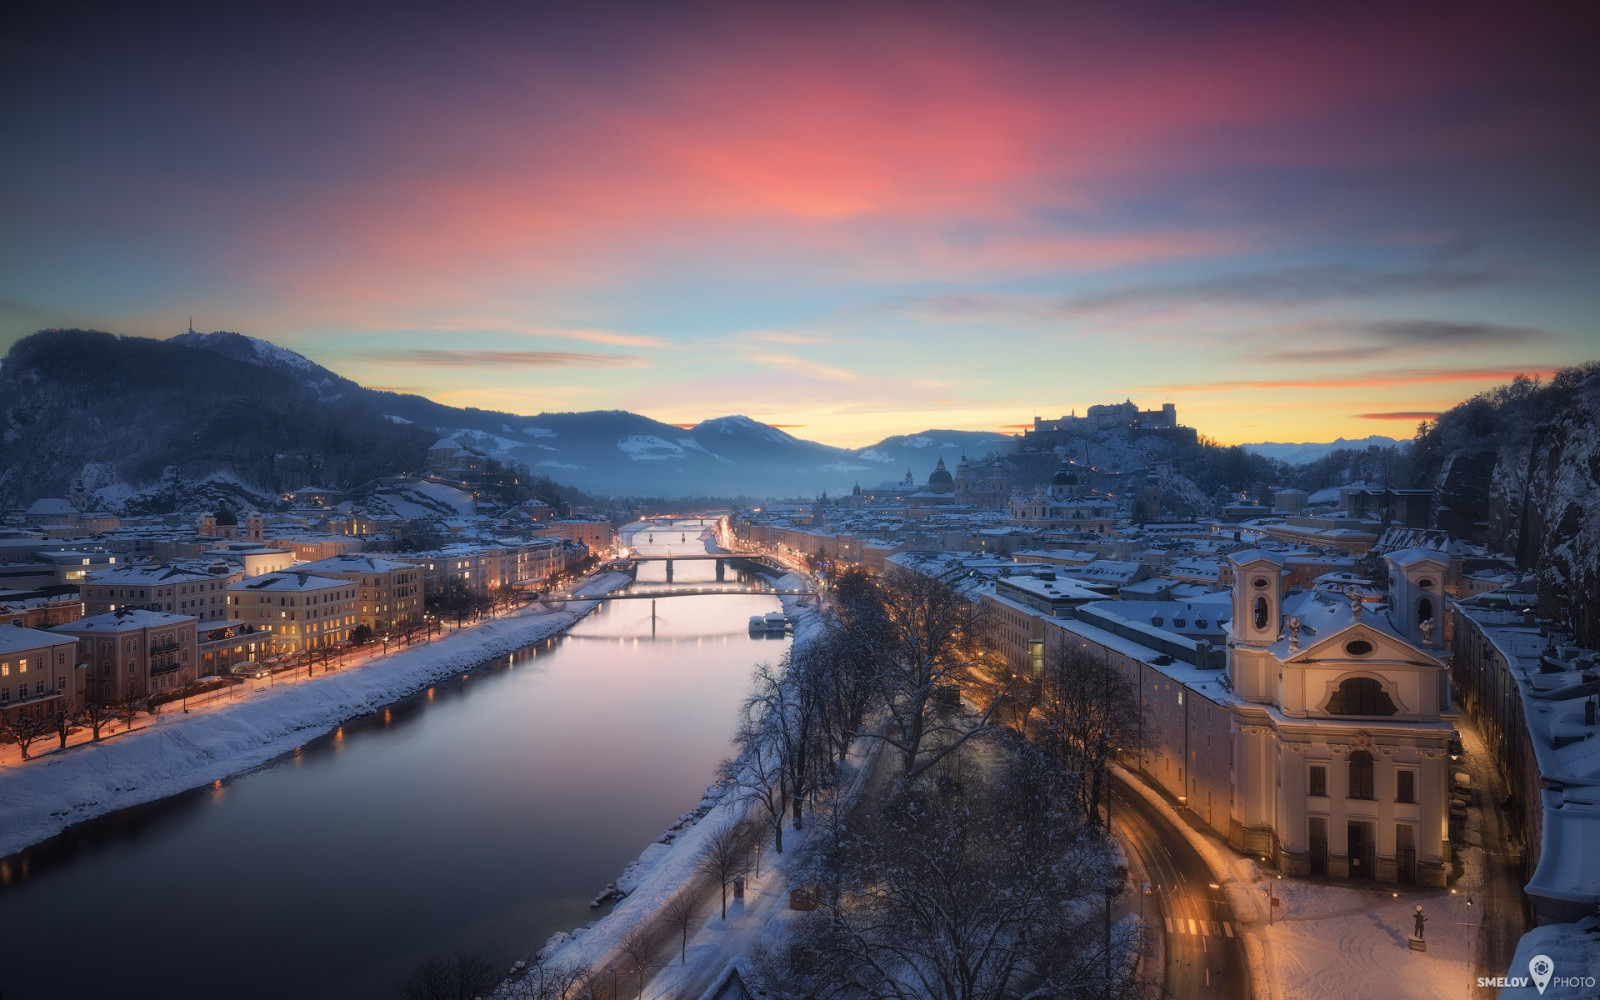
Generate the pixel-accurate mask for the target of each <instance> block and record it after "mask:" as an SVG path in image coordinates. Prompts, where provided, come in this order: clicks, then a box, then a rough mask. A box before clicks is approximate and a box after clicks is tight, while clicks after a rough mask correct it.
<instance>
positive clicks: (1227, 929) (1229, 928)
mask: <svg viewBox="0 0 1600 1000" xmlns="http://www.w3.org/2000/svg"><path fill="white" fill-rule="evenodd" d="M1222 933H1224V934H1226V935H1228V936H1229V937H1233V925H1232V924H1230V923H1228V922H1227V921H1226V920H1224V921H1223V922H1222Z"/></svg>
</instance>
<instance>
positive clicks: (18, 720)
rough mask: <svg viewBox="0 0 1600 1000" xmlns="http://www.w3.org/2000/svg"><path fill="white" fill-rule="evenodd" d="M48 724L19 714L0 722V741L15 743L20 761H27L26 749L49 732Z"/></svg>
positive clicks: (42, 720) (36, 718) (37, 717)
mask: <svg viewBox="0 0 1600 1000" xmlns="http://www.w3.org/2000/svg"><path fill="white" fill-rule="evenodd" d="M50 729H51V726H50V723H49V722H48V721H47V720H45V719H43V718H40V717H39V716H35V715H23V714H21V713H20V712H19V713H18V714H17V715H15V716H13V717H12V718H9V719H5V720H4V721H0V740H4V741H5V742H7V743H15V744H16V745H17V749H18V750H21V751H22V759H23V760H27V759H28V748H29V747H32V746H33V744H34V743H36V742H38V740H39V739H41V738H42V737H43V736H44V735H45V734H46V733H48V732H50Z"/></svg>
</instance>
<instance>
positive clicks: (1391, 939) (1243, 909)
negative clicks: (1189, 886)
mask: <svg viewBox="0 0 1600 1000" xmlns="http://www.w3.org/2000/svg"><path fill="white" fill-rule="evenodd" d="M1123 778H1124V780H1125V781H1126V783H1127V784H1128V785H1129V786H1130V787H1132V788H1133V789H1134V790H1136V791H1137V792H1138V793H1139V794H1140V795H1141V796H1142V797H1143V798H1145V799H1146V800H1147V801H1150V802H1152V803H1154V804H1155V805H1156V807H1157V808H1158V809H1160V810H1161V811H1162V813H1163V814H1164V815H1165V816H1166V818H1167V821H1168V822H1169V823H1170V824H1171V825H1172V826H1173V827H1174V828H1175V829H1177V830H1178V831H1179V832H1181V833H1182V834H1183V835H1184V837H1185V838H1186V839H1188V840H1189V842H1190V843H1191V844H1193V845H1194V847H1195V849H1196V850H1198V851H1199V852H1200V856H1201V857H1202V858H1204V859H1205V862H1206V864H1207V865H1208V866H1209V867H1210V868H1211V871H1212V874H1213V875H1214V876H1216V877H1217V879H1218V881H1219V882H1220V883H1221V885H1222V888H1223V891H1224V893H1225V895H1226V896H1227V897H1228V903H1229V905H1231V906H1232V907H1233V910H1234V914H1235V916H1236V917H1237V918H1238V922H1239V928H1240V931H1241V935H1240V936H1241V937H1242V938H1243V939H1244V942H1245V952H1246V956H1247V958H1248V960H1249V963H1250V973H1251V979H1252V982H1253V984H1254V985H1253V990H1252V993H1253V995H1254V996H1255V997H1256V998H1257V1000H1267V998H1273V1000H1277V998H1300V997H1305V998H1310V1000H1317V998H1327V1000H1333V998H1338V1000H1366V998H1372V1000H1382V998H1389V997H1407V998H1408V1000H1435V998H1437V1000H1459V998H1461V997H1463V996H1469V995H1471V994H1470V993H1469V987H1471V986H1472V985H1473V984H1475V983H1476V982H1477V976H1478V972H1477V968H1476V962H1475V950H1476V947H1477V940H1478V920H1479V919H1480V918H1481V917H1482V916H1483V907H1482V906H1476V905H1473V904H1474V903H1475V902H1476V901H1475V900H1474V899H1473V893H1474V892H1476V891H1477V887H1478V886H1479V885H1481V884H1482V881H1483V865H1484V860H1483V851H1482V849H1481V848H1477V847H1472V848H1468V849H1466V850H1465V851H1463V874H1462V876H1461V878H1460V879H1458V880H1457V881H1456V884H1455V886H1454V887H1453V889H1419V888H1417V887H1415V886H1398V885H1397V886H1389V885H1378V884H1376V883H1375V884H1374V885H1373V886H1372V887H1371V888H1367V887H1359V888H1357V887H1347V886H1342V885H1330V884H1328V883H1326V882H1312V881H1307V880H1302V879H1279V878H1278V877H1277V873H1276V872H1275V871H1274V870H1272V869H1270V868H1268V867H1266V866H1263V865H1261V864H1259V863H1258V862H1256V861H1255V860H1254V859H1252V858H1244V857H1240V856H1238V855H1237V854H1234V853H1233V852H1232V851H1230V850H1228V849H1227V848H1226V847H1224V846H1222V845H1221V844H1220V843H1219V842H1217V841H1215V840H1213V839H1212V838H1211V837H1208V836H1206V835H1204V834H1202V833H1201V832H1200V831H1198V830H1196V829H1194V828H1193V827H1192V826H1190V825H1189V824H1188V823H1186V822H1184V820H1183V819H1182V818H1181V817H1180V816H1178V815H1177V813H1176V812H1175V811H1174V810H1173V809H1172V806H1171V804H1170V803H1168V802H1167V801H1166V800H1165V799H1163V798H1162V797H1161V796H1160V795H1158V794H1156V793H1155V792H1154V791H1152V790H1151V789H1150V788H1149V786H1148V785H1146V784H1145V783H1144V782H1143V781H1141V780H1140V779H1139V778H1137V777H1135V776H1133V775H1131V774H1128V773H1126V772H1123ZM1269 890H1270V891H1271V895H1274V896H1277V897H1278V898H1279V899H1281V900H1282V905H1280V906H1279V907H1278V909H1277V912H1276V914H1274V915H1273V917H1272V918H1271V922H1270V924H1269V922H1268V921H1269V918H1268V917H1267V915H1266V914H1267V912H1268V907H1267V905H1266V902H1267V899H1268V898H1269V894H1268V891H1269ZM1469 901H1471V902H1469ZM1419 904H1420V905H1421V906H1422V908H1423V913H1424V915H1425V916H1426V917H1427V918H1428V919H1427V926H1426V931H1425V936H1424V940H1425V941H1426V943H1427V950H1426V951H1413V950H1412V948H1411V945H1410V943H1409V939H1410V937H1411V934H1412V932H1413V929H1414V927H1415V924H1414V921H1413V919H1412V915H1413V913H1415V911H1416V907H1417V906H1418V905H1419Z"/></svg>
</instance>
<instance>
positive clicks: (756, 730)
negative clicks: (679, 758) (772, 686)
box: [722, 704, 789, 854]
mask: <svg viewBox="0 0 1600 1000" xmlns="http://www.w3.org/2000/svg"><path fill="white" fill-rule="evenodd" d="M743 715H744V717H743V718H742V719H741V720H740V723H739V730H738V732H737V733H735V734H734V737H733V743H734V747H735V748H736V749H737V750H738V753H737V755H736V756H735V757H734V758H733V759H732V760H729V761H724V762H723V765H722V769H723V772H724V773H725V774H726V775H727V776H728V777H729V778H730V779H731V780H732V781H733V782H734V783H735V784H736V785H738V786H739V787H740V788H742V789H744V790H745V791H747V792H748V793H750V797H751V798H753V799H755V800H756V801H757V802H758V803H759V804H760V805H761V810H760V815H761V821H762V822H763V823H765V824H766V825H767V826H768V827H770V828H771V829H772V838H773V846H774V847H775V848H776V849H777V851H778V853H779V854H782V853H783V821H784V818H785V816H786V815H787V813H788V810H789V777H788V773H787V772H786V771H785V770H784V767H783V762H782V759H781V758H780V756H779V744H780V741H779V739H778V737H777V734H776V733H775V732H774V731H773V728H774V727H773V726H772V724H771V722H770V720H769V719H768V718H767V717H766V715H765V714H764V713H758V715H757V717H755V718H751V717H750V706H749V705H748V704H747V705H746V706H745V709H744V712H743Z"/></svg>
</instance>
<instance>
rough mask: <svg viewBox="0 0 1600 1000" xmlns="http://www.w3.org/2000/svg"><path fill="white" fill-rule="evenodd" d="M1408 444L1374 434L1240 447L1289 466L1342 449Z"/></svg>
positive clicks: (1302, 463)
mask: <svg viewBox="0 0 1600 1000" xmlns="http://www.w3.org/2000/svg"><path fill="white" fill-rule="evenodd" d="M1408 442H1409V439H1408V440H1407V441H1402V440H1400V439H1398V438H1392V437H1384V436H1383V435H1381V434H1373V435H1372V436H1370V437H1364V438H1356V439H1355V440H1353V441H1352V440H1349V439H1347V438H1339V439H1338V440H1337V441H1329V442H1327V443H1312V442H1306V443H1301V444H1285V443H1282V442H1278V441H1262V442H1259V443H1257V444H1242V445H1240V446H1239V447H1241V448H1243V449H1244V450H1245V451H1249V452H1254V453H1255V454H1257V455H1260V456H1262V457H1263V458H1270V459H1273V460H1275V461H1279V462H1286V463H1288V464H1289V465H1307V464H1309V463H1311V462H1315V461H1316V460H1317V459H1319V458H1326V457H1327V456H1329V455H1331V454H1333V453H1334V452H1336V451H1338V450H1340V449H1341V448H1343V449H1359V450H1362V451H1365V450H1366V449H1367V448H1371V447H1374V446H1376V447H1379V448H1398V447H1399V446H1400V445H1402V444H1406V443H1408Z"/></svg>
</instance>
